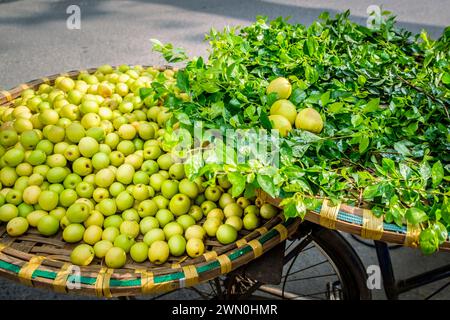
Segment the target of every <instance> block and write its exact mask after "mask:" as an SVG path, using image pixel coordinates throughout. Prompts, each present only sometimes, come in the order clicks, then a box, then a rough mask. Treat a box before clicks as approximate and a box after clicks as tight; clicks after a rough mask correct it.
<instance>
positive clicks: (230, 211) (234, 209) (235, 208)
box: [223, 202, 243, 218]
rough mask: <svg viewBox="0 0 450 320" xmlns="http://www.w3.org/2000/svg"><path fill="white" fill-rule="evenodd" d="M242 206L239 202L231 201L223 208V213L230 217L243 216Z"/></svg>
mask: <svg viewBox="0 0 450 320" xmlns="http://www.w3.org/2000/svg"><path fill="white" fill-rule="evenodd" d="M242 212H243V210H242V208H241V207H240V206H239V205H238V204H237V203H234V202H233V203H229V204H227V205H226V206H225V208H223V213H224V214H225V217H226V218H229V217H231V216H238V217H242Z"/></svg>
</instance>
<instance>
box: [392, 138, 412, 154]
mask: <svg viewBox="0 0 450 320" xmlns="http://www.w3.org/2000/svg"><path fill="white" fill-rule="evenodd" d="M394 149H395V150H396V151H397V152H398V153H400V154H401V155H402V156H405V157H407V156H410V155H411V152H410V151H409V149H408V147H407V146H406V145H405V142H404V141H398V142H396V143H394Z"/></svg>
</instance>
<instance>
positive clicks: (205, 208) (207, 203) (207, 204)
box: [200, 200, 217, 215]
mask: <svg viewBox="0 0 450 320" xmlns="http://www.w3.org/2000/svg"><path fill="white" fill-rule="evenodd" d="M200 207H201V208H202V211H203V214H204V215H207V214H208V213H209V212H210V211H211V210H212V209H214V208H217V205H216V204H215V203H214V202H212V201H210V200H207V201H205V202H203V203H202V204H201V206H200Z"/></svg>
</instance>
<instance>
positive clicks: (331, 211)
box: [319, 199, 341, 229]
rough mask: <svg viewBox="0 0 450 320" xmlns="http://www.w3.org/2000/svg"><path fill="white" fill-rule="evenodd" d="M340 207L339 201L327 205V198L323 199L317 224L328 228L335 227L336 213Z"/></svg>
mask: <svg viewBox="0 0 450 320" xmlns="http://www.w3.org/2000/svg"><path fill="white" fill-rule="evenodd" d="M340 207H341V204H340V203H339V204H338V205H336V206H329V205H328V199H325V200H323V203H322V209H321V210H320V219H319V224H320V225H321V226H323V227H325V228H328V229H336V221H337V215H338V212H339V208H340Z"/></svg>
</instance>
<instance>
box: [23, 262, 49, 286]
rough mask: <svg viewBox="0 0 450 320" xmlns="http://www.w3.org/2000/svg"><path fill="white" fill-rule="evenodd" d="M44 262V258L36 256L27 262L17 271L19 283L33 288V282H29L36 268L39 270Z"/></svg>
mask: <svg viewBox="0 0 450 320" xmlns="http://www.w3.org/2000/svg"><path fill="white" fill-rule="evenodd" d="M44 260H45V257H43V256H36V257H33V258H31V259H30V261H29V262H27V263H25V264H24V265H23V267H22V268H21V269H20V271H19V281H20V282H21V283H22V284H25V285H27V286H33V282H32V281H31V278H32V277H33V273H34V271H35V270H36V269H37V268H39V266H40V265H41V263H42V261H44Z"/></svg>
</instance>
